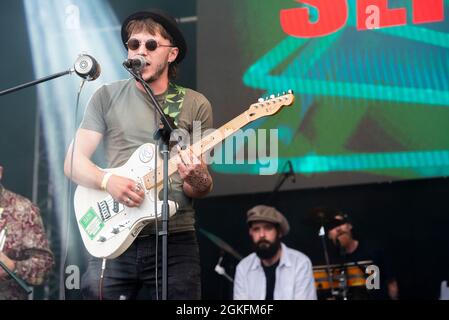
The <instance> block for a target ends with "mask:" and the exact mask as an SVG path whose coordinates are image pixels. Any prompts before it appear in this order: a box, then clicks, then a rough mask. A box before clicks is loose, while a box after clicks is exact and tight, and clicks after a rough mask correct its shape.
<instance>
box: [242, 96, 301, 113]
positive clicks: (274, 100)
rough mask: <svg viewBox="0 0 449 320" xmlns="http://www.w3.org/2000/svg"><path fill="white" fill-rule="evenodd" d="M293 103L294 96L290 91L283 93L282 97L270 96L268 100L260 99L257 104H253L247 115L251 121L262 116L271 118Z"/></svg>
mask: <svg viewBox="0 0 449 320" xmlns="http://www.w3.org/2000/svg"><path fill="white" fill-rule="evenodd" d="M293 101H295V96H294V95H293V91H292V90H288V92H287V93H286V92H283V93H282V95H281V94H278V95H277V96H275V95H274V94H272V95H271V96H270V97H269V98H267V99H264V98H260V99H259V101H258V102H257V103H253V104H252V105H251V106H250V107H249V109H248V111H247V115H248V116H249V117H250V118H251V120H256V119H259V118H261V117H264V116H271V115H273V114H275V113H277V112H278V111H279V110H280V109H281V108H282V107H284V106H289V105H291V104H293Z"/></svg>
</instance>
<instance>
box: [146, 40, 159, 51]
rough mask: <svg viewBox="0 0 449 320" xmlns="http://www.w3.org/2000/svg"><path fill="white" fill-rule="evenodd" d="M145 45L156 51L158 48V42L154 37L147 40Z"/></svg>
mask: <svg viewBox="0 0 449 320" xmlns="http://www.w3.org/2000/svg"><path fill="white" fill-rule="evenodd" d="M145 47H146V48H147V49H148V50H150V51H154V50H156V48H157V42H156V40H154V39H149V40H148V41H147V42H145Z"/></svg>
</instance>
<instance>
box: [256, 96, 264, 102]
mask: <svg viewBox="0 0 449 320" xmlns="http://www.w3.org/2000/svg"><path fill="white" fill-rule="evenodd" d="M264 101H265V100H264V99H263V98H262V97H261V98H259V99H258V100H257V102H259V103H262V102H264Z"/></svg>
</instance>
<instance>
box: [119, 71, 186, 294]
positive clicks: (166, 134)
mask: <svg viewBox="0 0 449 320" xmlns="http://www.w3.org/2000/svg"><path fill="white" fill-rule="evenodd" d="M123 66H124V67H125V69H126V70H128V72H129V73H130V74H131V75H132V76H133V77H134V78H135V79H136V80H137V81H139V83H140V84H142V86H143V88H144V89H145V92H146V93H147V95H148V97H149V98H150V100H151V101H152V102H153V104H154V107H155V108H156V110H157V111H158V112H159V115H160V116H161V125H160V126H159V129H158V130H156V132H155V133H154V140H159V144H160V145H161V153H162V156H163V190H164V192H163V199H162V219H161V220H162V230H161V231H160V232H159V235H160V236H161V237H162V300H167V279H168V274H167V248H168V217H169V210H168V209H169V208H168V160H169V157H168V156H169V142H170V135H171V133H172V131H173V130H175V129H177V128H176V125H175V123H174V121H173V119H172V118H171V117H169V116H167V115H166V114H165V113H164V111H163V109H162V107H161V106H160V104H159V102H158V101H157V100H156V97H155V96H154V94H153V91H152V90H151V88H150V86H149V85H148V84H147V83H146V82H145V80H143V79H142V76H141V75H140V72H135V71H134V70H133V68H128V67H127V66H126V65H125V63H123ZM156 201H157V197H156ZM156 218H157V212H156ZM156 221H157V219H156ZM156 250H157V249H156Z"/></svg>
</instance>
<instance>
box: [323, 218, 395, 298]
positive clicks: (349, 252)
mask: <svg viewBox="0 0 449 320" xmlns="http://www.w3.org/2000/svg"><path fill="white" fill-rule="evenodd" d="M325 229H326V230H327V235H328V238H329V239H330V240H331V241H332V243H333V244H334V249H336V250H334V251H335V253H336V259H335V260H336V261H335V262H338V263H346V264H350V263H355V264H357V262H360V261H367V260H371V261H373V264H374V265H375V266H377V267H378V268H379V272H380V279H379V280H380V281H379V288H377V289H376V288H371V289H370V290H367V289H366V286H365V288H363V289H364V290H363V291H361V290H355V288H350V289H351V290H349V291H350V295H352V297H349V298H352V299H365V298H367V299H392V300H397V299H398V298H399V289H398V283H397V281H396V279H395V278H394V276H393V274H392V272H391V268H390V267H389V264H388V261H387V259H386V258H385V255H384V254H383V252H382V251H381V250H380V247H379V246H373V245H371V244H370V243H368V242H366V241H363V242H362V241H361V240H360V239H359V238H357V239H356V238H355V237H354V232H353V224H352V222H351V220H350V218H349V216H348V215H347V214H344V213H342V212H338V211H335V212H333V214H331V216H330V217H329V216H328V219H327V223H326V225H325ZM338 260H339V261H338ZM360 267H363V269H364V268H365V267H366V266H360ZM334 276H335V275H334ZM357 289H360V288H357Z"/></svg>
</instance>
